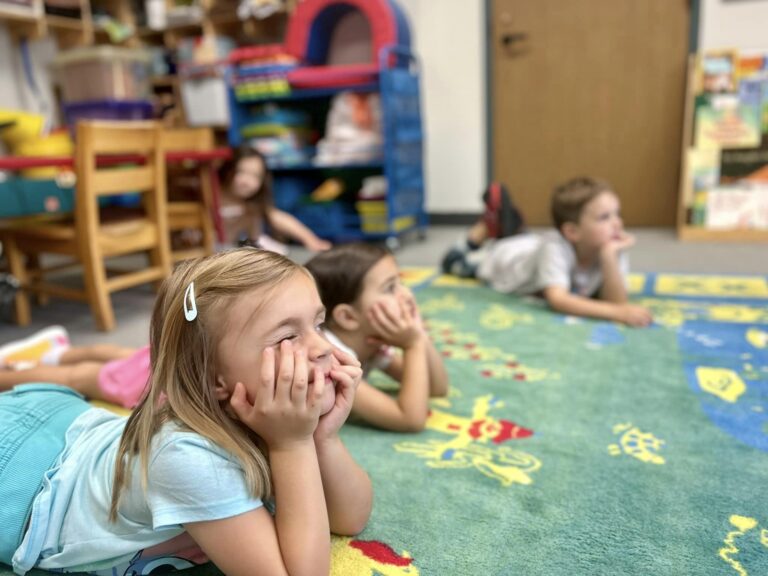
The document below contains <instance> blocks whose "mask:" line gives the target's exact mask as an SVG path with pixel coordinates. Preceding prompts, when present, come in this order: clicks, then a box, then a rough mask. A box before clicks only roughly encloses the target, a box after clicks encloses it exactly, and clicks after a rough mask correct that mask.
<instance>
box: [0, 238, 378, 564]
mask: <svg viewBox="0 0 768 576" xmlns="http://www.w3.org/2000/svg"><path fill="white" fill-rule="evenodd" d="M324 315H325V309H324V307H323V304H322V302H321V301H320V297H319V295H318V293H317V288H316V287H315V283H314V281H313V280H312V278H311V276H310V275H309V273H308V272H307V271H306V270H305V269H304V268H302V267H301V266H299V265H297V264H295V263H293V262H291V261H290V260H288V259H287V258H284V257H283V256H280V255H278V254H274V253H271V252H267V251H264V250H256V249H253V248H242V249H240V250H232V251H227V252H222V253H219V254H214V255H213V256H210V257H208V258H205V259H201V260H195V261H188V262H184V263H182V264H180V265H179V267H178V268H176V270H175V272H174V273H173V275H172V276H171V277H170V278H169V279H168V280H166V281H165V282H164V283H163V286H162V288H161V290H160V293H159V294H158V299H157V302H156V304H155V309H154V312H153V315H152V322H151V327H150V355H151V360H152V367H151V374H152V376H151V379H150V385H149V389H148V392H147V394H146V395H145V396H144V398H143V399H142V400H141V402H140V403H139V405H138V406H137V408H136V409H135V410H134V412H133V413H132V415H131V416H130V417H129V418H127V419H126V418H123V417H120V416H117V415H115V414H112V413H111V412H107V411H105V410H102V409H99V408H91V407H90V406H89V405H88V404H87V403H85V402H84V401H83V400H82V399H81V397H80V396H79V395H77V394H76V393H75V392H74V391H72V390H70V389H68V388H65V387H63V386H52V385H46V384H33V385H26V386H17V387H16V388H14V389H13V390H12V391H10V392H5V393H2V394H0V415H2V417H0V437H2V438H4V439H6V440H8V441H4V442H3V443H2V444H1V445H0V452H1V453H0V460H1V461H3V462H5V463H6V464H5V465H4V466H3V467H2V468H0V501H2V502H4V503H5V504H4V505H3V506H2V507H0V562H6V563H12V564H13V567H14V570H15V572H16V573H17V574H24V573H25V572H26V571H28V570H30V569H32V568H33V567H37V568H42V569H48V570H56V571H66V572H70V571H73V572H77V571H87V572H90V573H92V574H103V575H106V574H109V575H116V574H121V575H127V574H142V573H149V571H151V570H154V569H155V567H164V569H166V570H168V569H179V568H184V567H188V566H191V565H194V564H197V563H200V562H203V561H205V560H206V559H210V560H211V561H213V562H214V563H215V564H216V566H217V567H218V568H219V569H220V570H221V571H222V572H223V573H224V574H227V575H243V576H246V575H247V576H253V575H259V574H264V575H266V574H269V575H271V574H292V575H297V574H328V572H329V566H330V532H331V531H333V532H336V533H339V534H346V535H351V534H355V533H357V532H359V531H360V530H362V528H363V527H364V526H365V524H366V522H367V520H368V516H369V514H370V511H371V500H372V492H371V483H370V480H369V479H368V477H367V475H366V474H365V472H364V471H363V470H362V469H361V468H360V467H359V466H358V465H357V464H356V463H355V462H354V460H353V459H352V457H351V456H350V454H349V452H348V451H347V449H346V448H345V447H344V445H343V443H342V441H341V439H340V438H339V435H338V431H339V428H340V427H341V425H342V424H343V423H344V421H345V420H346V418H347V416H348V414H349V411H350V409H351V406H352V402H353V398H354V393H355V388H356V387H357V385H358V383H359V381H360V376H361V369H360V365H359V364H358V363H357V362H356V361H355V360H354V359H353V358H351V357H349V356H348V355H346V354H344V353H342V352H340V351H336V350H334V349H333V348H332V346H331V345H330V344H329V343H328V342H327V340H325V338H323V336H322V334H321V333H320V325H321V324H322V322H323V320H324ZM272 499H274V513H271V512H269V511H268V510H267V508H266V507H265V502H266V501H269V500H272ZM270 508H271V507H270Z"/></svg>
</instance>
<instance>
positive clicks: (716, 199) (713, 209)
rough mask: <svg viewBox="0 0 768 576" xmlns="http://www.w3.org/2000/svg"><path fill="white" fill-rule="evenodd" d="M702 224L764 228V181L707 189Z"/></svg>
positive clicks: (767, 222) (767, 187)
mask: <svg viewBox="0 0 768 576" xmlns="http://www.w3.org/2000/svg"><path fill="white" fill-rule="evenodd" d="M704 225H705V227H706V228H708V229H710V230H732V229H758V230H768V184H758V185H744V184H742V185H736V186H718V187H716V188H712V189H711V190H708V191H707V193H706V210H705V218H704Z"/></svg>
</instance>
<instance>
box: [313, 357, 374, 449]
mask: <svg viewBox="0 0 768 576" xmlns="http://www.w3.org/2000/svg"><path fill="white" fill-rule="evenodd" d="M331 363H332V365H331V373H330V376H331V379H332V380H333V381H334V383H335V385H336V401H335V403H334V405H333V408H331V410H330V412H328V413H327V414H325V415H324V416H321V417H320V423H319V424H318V425H317V429H316V430H315V440H324V439H327V438H331V437H333V436H335V435H336V434H337V433H338V431H339V430H340V429H341V426H342V425H343V424H344V422H346V420H347V417H348V416H349V412H350V410H352V403H353V402H354V399H355V391H356V390H357V387H358V386H359V385H360V380H361V379H362V377H363V369H362V368H361V367H360V362H358V361H357V359H355V358H353V357H352V356H350V355H349V354H347V353H345V352H342V351H341V350H339V349H338V348H334V349H333V358H332V359H331ZM321 377H322V374H321ZM315 379H316V380H317V377H315Z"/></svg>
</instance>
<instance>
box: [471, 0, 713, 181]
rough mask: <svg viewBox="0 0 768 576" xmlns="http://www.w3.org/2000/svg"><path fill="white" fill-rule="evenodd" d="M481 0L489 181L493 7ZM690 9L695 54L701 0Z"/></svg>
mask: <svg viewBox="0 0 768 576" xmlns="http://www.w3.org/2000/svg"><path fill="white" fill-rule="evenodd" d="M493 1H494V0H484V1H483V10H484V12H485V13H484V14H483V22H484V23H485V149H486V150H487V154H486V155H485V181H486V183H489V182H490V181H491V178H493V170H494V165H493V157H494V154H493V137H494V132H493V64H494V62H493V44H494V42H495V38H494V37H493V22H492V21H491V14H492V13H493V9H492V6H491V2H493ZM688 1H689V3H690V5H691V9H690V15H691V22H690V26H689V29H688V53H689V54H695V53H696V52H697V51H698V49H699V18H700V13H701V6H700V4H701V0H688ZM681 129H682V127H681Z"/></svg>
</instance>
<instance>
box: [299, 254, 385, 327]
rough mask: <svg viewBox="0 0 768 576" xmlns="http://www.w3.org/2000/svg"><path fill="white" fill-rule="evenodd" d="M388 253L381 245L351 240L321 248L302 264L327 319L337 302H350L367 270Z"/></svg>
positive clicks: (356, 295)
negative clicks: (322, 249)
mask: <svg viewBox="0 0 768 576" xmlns="http://www.w3.org/2000/svg"><path fill="white" fill-rule="evenodd" d="M391 254H392V253H391V252H390V251H389V250H387V249H386V248H384V247H382V246H377V245H375V244H366V243H364V242H353V243H350V244H339V245H338V246H334V247H333V248H331V249H330V250H327V251H326V252H321V253H319V254H318V255H317V256H315V257H313V258H312V259H311V260H310V261H309V262H307V263H306V264H305V266H306V268H307V270H309V271H310V273H311V274H312V276H314V278H315V282H316V283H317V291H318V292H319V293H320V299H321V300H322V301H323V305H324V306H325V309H326V310H327V311H328V317H327V318H328V320H327V322H330V321H331V318H332V315H333V310H334V308H336V306H338V305H339V304H352V303H353V302H355V301H356V300H357V299H358V298H359V297H360V294H361V292H362V291H363V280H364V279H365V275H366V274H367V273H368V271H369V270H370V269H371V268H373V267H374V266H375V265H376V264H377V263H378V262H379V261H380V260H381V259H382V258H384V257H385V256H390V255H391Z"/></svg>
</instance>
